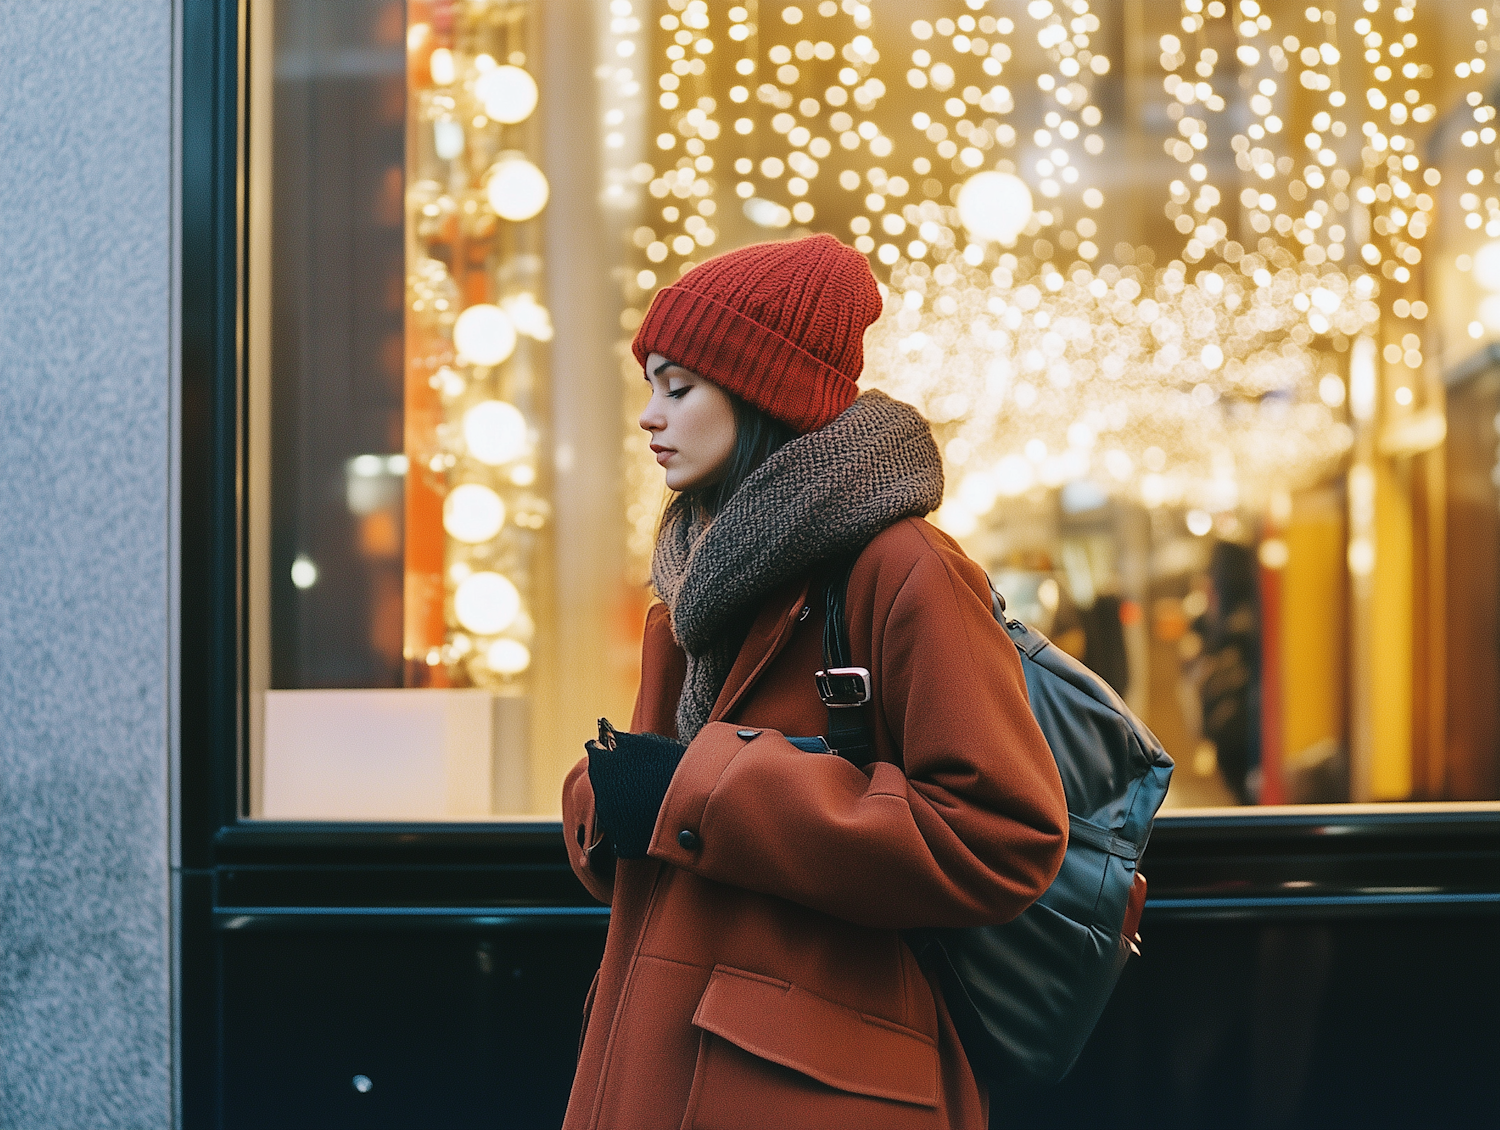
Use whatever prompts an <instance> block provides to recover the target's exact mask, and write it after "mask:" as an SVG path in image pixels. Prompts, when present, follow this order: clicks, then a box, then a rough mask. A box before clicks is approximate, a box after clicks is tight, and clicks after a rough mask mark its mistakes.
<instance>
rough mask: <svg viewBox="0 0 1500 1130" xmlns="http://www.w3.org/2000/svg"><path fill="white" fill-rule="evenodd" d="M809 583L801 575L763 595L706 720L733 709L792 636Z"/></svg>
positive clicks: (723, 714)
mask: <svg viewBox="0 0 1500 1130" xmlns="http://www.w3.org/2000/svg"><path fill="white" fill-rule="evenodd" d="M810 583H811V582H810V578H807V577H802V578H799V579H796V580H793V581H790V582H788V583H787V584H785V585H782V586H781V587H780V588H777V589H773V590H772V592H771V593H770V595H769V596H767V597H766V599H765V601H764V602H763V603H762V604H761V606H760V613H759V615H757V616H756V617H755V622H754V623H753V624H751V625H750V632H749V634H748V635H747V636H746V637H745V643H744V645H743V646H742V647H741V648H740V653H739V655H738V656H736V657H735V660H734V666H733V667H731V668H730V669H729V677H728V678H726V679H725V680H724V689H723V690H721V691H720V692H719V697H718V699H717V700H716V701H715V702H714V709H713V713H712V714H711V715H710V716H709V721H710V722H718V721H721V720H723V719H724V718H726V717H727V716H728V715H729V713H730V712H731V711H732V710H734V708H735V707H736V706H737V705H738V704H739V701H740V699H742V698H744V697H745V694H746V692H748V691H749V690H750V688H751V687H753V686H754V685H755V681H756V680H757V679H758V678H760V676H761V672H763V671H764V670H765V669H766V668H767V667H768V666H769V665H770V663H771V660H773V659H775V658H776V656H777V655H778V654H779V653H780V652H781V649H782V648H783V647H785V646H786V642H787V640H789V639H791V638H792V629H793V628H794V627H796V624H797V618H798V617H799V616H800V615H801V614H802V609H803V608H804V607H805V606H806V604H807V590H808V586H809V584H810Z"/></svg>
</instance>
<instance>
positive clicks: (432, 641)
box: [405, 0, 552, 693]
mask: <svg viewBox="0 0 1500 1130" xmlns="http://www.w3.org/2000/svg"><path fill="white" fill-rule="evenodd" d="M534 20H535V14H534V12H533V10H532V5H530V4H464V5H459V4H453V3H447V2H443V0H429V2H425V3H424V2H421V0H413V2H412V3H411V4H409V5H408V32H407V54H408V84H407V85H408V92H409V93H408V97H409V105H408V116H407V117H408V130H407V216H408V219H407V225H406V232H407V266H408V283H407V327H406V328H407V333H406V354H407V366H406V368H407V392H406V452H407V455H408V457H409V464H410V468H411V470H410V472H409V474H408V477H407V506H406V519H407V520H406V578H407V580H406V602H405V605H406V638H405V654H406V660H407V683H408V685H415V686H478V687H488V688H491V689H494V690H500V691H506V692H510V693H515V692H519V691H522V690H524V689H525V686H526V684H525V679H526V675H527V672H528V670H529V668H530V665H531V650H530V646H529V645H530V643H531V639H532V635H533V633H534V631H535V624H534V622H533V620H532V617H531V613H530V612H529V610H528V609H529V608H530V607H531V604H532V599H533V597H532V590H533V589H534V586H535V579H534V576H533V574H534V573H535V570H536V561H537V553H538V548H539V545H538V539H539V537H540V536H541V534H540V532H541V531H542V530H543V529H544V527H545V526H546V524H547V517H548V512H549V507H548V505H547V502H546V500H545V498H544V497H543V495H542V493H541V489H542V488H541V484H539V477H540V476H539V466H540V464H539V462H538V460H537V457H536V456H537V448H538V445H539V441H540V436H541V429H542V428H543V426H544V425H545V422H546V420H545V416H546V411H547V399H546V370H545V351H544V348H543V347H544V345H545V343H546V342H547V341H549V340H551V338H552V322H551V317H550V315H549V313H548V311H547V310H546V309H545V308H544V307H543V306H542V305H540V304H539V303H538V301H537V298H536V295H537V294H539V293H540V292H541V269H542V257H541V254H540V250H541V238H540V233H539V232H538V231H537V225H536V224H535V223H533V222H531V221H534V220H535V219H536V217H538V216H539V215H540V214H541V213H542V211H543V210H544V209H545V208H546V205H547V198H548V184H547V178H546V176H545V174H544V173H543V172H542V171H541V169H540V168H539V167H538V166H537V164H536V162H535V160H534V156H535V154H536V152H537V150H538V148H539V136H538V134H537V130H536V126H535V120H534V117H533V114H534V111H535V109H536V106H537V101H538V88H537V84H536V81H535V79H533V78H532V76H531V74H530V73H529V71H528V70H527V69H526V68H527V66H528V51H529V50H531V44H532V42H533V41H534V39H535V37H536V31H535V28H534V27H533V26H532V25H533V23H534Z"/></svg>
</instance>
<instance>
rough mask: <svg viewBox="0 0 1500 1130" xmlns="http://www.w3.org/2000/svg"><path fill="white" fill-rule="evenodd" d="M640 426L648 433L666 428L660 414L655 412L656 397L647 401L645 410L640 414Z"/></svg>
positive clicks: (665, 423)
mask: <svg viewBox="0 0 1500 1130" xmlns="http://www.w3.org/2000/svg"><path fill="white" fill-rule="evenodd" d="M640 425H641V427H642V429H644V430H645V431H648V432H659V431H661V430H662V429H663V428H664V427H666V426H667V422H666V421H665V420H664V419H662V417H661V413H660V412H659V411H658V410H657V407H656V397H654V396H653V397H652V398H651V399H650V400H649V401H647V403H646V407H645V410H644V411H642V412H641V419H640Z"/></svg>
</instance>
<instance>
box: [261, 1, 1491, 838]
mask: <svg viewBox="0 0 1500 1130" xmlns="http://www.w3.org/2000/svg"><path fill="white" fill-rule="evenodd" d="M251 23H252V34H251V43H252V45H253V47H252V53H251V68H250V88H251V97H250V106H251V111H250V162H249V166H250V174H249V201H250V204H249V208H250V223H249V232H250V238H249V245H248V246H249V258H250V262H249V267H250V270H249V280H250V281H249V286H250V303H249V309H250V318H249V323H248V348H249V357H250V366H249V373H250V379H249V407H250V427H249V445H248V446H249V476H248V479H247V484H248V491H247V497H248V499H249V510H250V566H249V572H248V576H249V589H250V593H249V609H250V621H251V639H250V663H249V668H250V692H251V695H250V698H251V707H252V709H251V715H252V718H251V746H252V757H251V767H252V773H251V792H250V802H249V810H250V812H251V813H252V814H253V815H259V816H266V817H271V818H312V819H321V818H347V819H359V818H388V819H396V818H410V819H418V818H432V819H473V818H488V817H508V816H522V815H528V814H530V815H546V814H550V813H555V812H556V810H557V804H558V801H557V791H558V785H559V783H560V780H561V776H562V774H563V773H564V772H565V771H566V769H567V767H568V766H569V765H571V763H572V762H573V761H574V760H575V759H576V756H577V754H578V752H579V747H580V745H581V742H582V741H583V740H584V739H585V738H586V737H588V736H589V733H590V725H589V720H590V719H591V718H593V717H596V716H598V715H600V714H608V715H610V716H612V717H614V718H615V720H616V721H617V723H622V722H623V719H624V718H627V717H628V714H629V703H630V700H631V695H632V693H633V682H634V678H635V674H636V669H635V663H636V659H635V653H636V651H637V649H638V646H639V632H640V625H641V623H642V619H643V613H644V610H645V607H646V605H647V603H648V601H649V599H650V596H649V591H648V588H647V576H648V565H649V558H650V551H651V544H652V540H653V537H654V533H655V526H656V522H657V520H658V518H659V515H660V513H661V507H662V502H663V495H662V487H661V484H660V478H659V471H658V469H657V468H656V466H655V463H654V461H653V460H652V458H651V455H650V452H649V450H648V449H647V447H646V437H645V436H644V435H643V434H642V433H640V432H639V430H638V429H637V428H636V427H635V425H634V417H635V414H636V413H637V412H638V411H639V409H640V407H641V405H642V403H643V401H644V386H643V383H642V381H641V379H640V372H639V370H638V367H637V366H636V364H635V362H634V359H633V358H632V357H631V355H630V352H629V348H628V346H629V341H630V338H631V335H632V334H633V332H634V330H635V328H636V327H637V326H638V325H639V323H640V321H641V319H642V317H643V316H644V313H645V310H646V308H647V307H648V305H649V303H650V301H651V298H652V296H653V295H654V294H655V293H656V291H658V290H659V289H660V288H662V287H663V286H666V285H668V284H670V283H671V282H672V281H673V280H675V279H676V278H677V277H679V275H680V274H681V273H682V272H683V271H685V270H686V269H688V268H689V267H690V266H691V265H693V264H694V263H697V262H701V261H702V260H703V259H704V258H706V257H708V256H710V255H713V254H716V253H718V252H721V251H724V250H728V249H730V248H733V247H736V246H740V245H743V244H746V243H750V242H754V241H757V240H765V239H781V238H789V237H793V236H796V235H799V234H805V233H807V232H813V231H826V232H831V233H833V234H834V235H837V236H838V237H839V238H841V239H843V240H845V241H846V242H848V243H850V244H852V245H853V246H854V247H856V248H857V249H858V250H859V251H861V252H862V253H864V254H866V255H867V256H868V257H869V259H870V263H871V267H872V269H873V270H874V271H875V274H876V277H877V278H878V279H879V280H880V283H881V286H882V290H883V293H884V295H885V298H886V310H885V313H884V315H883V317H882V318H881V320H880V321H879V322H878V323H877V324H876V325H875V326H874V327H873V328H872V329H871V330H870V331H869V334H868V335H867V338H866V361H867V369H866V374H865V378H864V382H863V383H864V384H865V386H867V387H878V388H882V389H885V390H886V391H888V392H890V393H891V394H892V395H895V396H897V397H899V398H901V399H904V400H907V401H910V402H911V403H913V404H915V405H916V406H917V407H918V408H920V409H921V410H922V411H923V413H924V414H925V415H926V416H927V417H928V418H929V419H930V420H931V421H932V423H933V427H934V431H935V433H936V435H937V438H938V441H939V445H940V448H941V450H942V452H943V454H944V458H945V464H946V472H947V482H948V486H947V492H946V496H945V500H944V503H943V506H942V508H941V509H940V510H939V511H938V512H937V514H936V515H934V517H933V521H934V522H935V523H936V524H937V525H938V526H940V527H941V528H943V529H944V530H946V531H947V532H948V533H950V534H951V535H952V536H954V537H955V538H957V539H959V541H960V542H961V543H962V544H963V545H964V546H965V548H966V549H967V550H968V551H969V553H970V554H971V555H972V556H974V557H975V558H976V560H978V561H980V562H981V563H982V564H983V565H984V566H985V567H986V569H988V570H989V572H990V575H991V577H992V578H993V579H994V580H995V582H996V584H997V586H998V587H999V588H1000V589H1001V591H1002V592H1004V593H1005V595H1006V596H1007V598H1008V600H1009V603H1010V609H1011V611H1012V612H1013V613H1014V614H1015V615H1017V616H1019V617H1021V618H1022V619H1025V620H1027V621H1028V622H1031V623H1033V624H1035V625H1036V626H1037V627H1039V628H1041V629H1042V630H1043V631H1045V632H1047V633H1048V634H1049V635H1050V637H1051V638H1052V639H1053V640H1054V642H1055V643H1056V644H1057V645H1058V646H1059V647H1061V648H1063V649H1065V650H1067V651H1069V652H1070V653H1072V654H1073V655H1075V656H1077V657H1078V658H1080V659H1081V660H1082V661H1083V662H1085V663H1086V664H1088V665H1089V666H1090V667H1092V668H1093V669H1094V670H1095V671H1096V672H1098V673H1099V674H1100V675H1101V676H1103V677H1104V678H1105V679H1106V680H1107V681H1108V682H1109V683H1110V684H1111V685H1112V686H1114V687H1115V688H1116V689H1117V690H1118V691H1119V692H1120V694H1121V695H1122V696H1123V697H1124V698H1125V700H1126V701H1127V702H1128V703H1129V704H1130V705H1131V707H1132V708H1133V709H1134V710H1135V711H1136V712H1137V713H1139V714H1140V715H1141V716H1142V717H1143V718H1144V719H1145V720H1146V721H1147V723H1148V724H1149V725H1150V726H1151V727H1152V729H1153V730H1155V731H1156V733H1157V734H1158V735H1159V736H1160V737H1161V738H1162V740H1163V742H1164V744H1165V745H1166V747H1167V749H1168V750H1169V752H1171V753H1172V754H1173V756H1174V757H1175V758H1176V760H1177V763H1178V769H1177V772H1176V774H1175V779H1174V783H1173V790H1172V795H1171V797H1170V799H1169V803H1170V804H1171V805H1173V806H1175V807H1178V808H1183V807H1204V806H1223V805H1246V804H1261V805H1266V804H1287V803H1293V804H1294V803H1329V802H1341V801H1358V802H1380V801H1407V800H1485V799H1500V715H1497V713H1496V709H1495V702H1496V700H1497V698H1500V583H1497V582H1500V494H1497V483H1500V470H1497V463H1496V458H1497V456H1496V451H1497V445H1500V346H1497V345H1496V344H1495V342H1496V339H1497V338H1500V202H1497V191H1500V190H1497V187H1496V184H1497V179H1500V173H1497V171H1496V165H1497V152H1500V150H1497V145H1496V127H1495V125H1494V121H1493V119H1494V117H1495V112H1496V111H1495V108H1494V106H1493V105H1492V104H1491V95H1490V89H1491V82H1490V77H1491V76H1490V75H1489V74H1488V73H1487V62H1488V59H1489V54H1490V52H1489V47H1490V45H1491V42H1492V32H1493V31H1494V28H1492V26H1491V23H1490V17H1489V14H1488V9H1486V8H1483V7H1473V6H1471V5H1458V4H1447V3H1439V2H1437V0H1387V2H1385V3H1382V4H1374V3H1369V2H1365V0H1359V2H1354V0H1343V2H1340V3H1336V4H1331V5H1327V6H1319V7H1309V6H1307V5H1306V4H1302V3H1297V4H1292V3H1280V2H1268V3H1262V4H1258V3H1251V2H1243V3H1237V4H1234V5H1232V6H1229V5H1226V4H1224V3H1221V2H1220V0H1207V2H1204V0H1185V3H1184V4H1182V5H1181V6H1178V5H1175V4H1173V5H1153V4H1124V3H1112V2H1111V3H1105V2H1102V0H1091V2H1085V0H1066V2H1064V0H1058V2H1051V0H1036V2H1034V3H1025V4H1023V3H995V2H988V3H985V2H979V0H944V2H935V0H934V2H930V3H928V2H912V3H903V4H899V5H885V6H878V5H870V4H867V3H861V2H859V0H822V2H821V3H816V2H812V0H801V2H798V3H790V4H789V3H783V2H780V0H778V2H777V3H774V4H765V5H761V4H755V3H743V4H718V3H713V4H709V3H705V2H703V0H596V2H593V3H584V2H581V0H580V2H579V3H576V4H550V5H549V4H543V3H541V2H540V0H512V2H509V3H506V2H500V0H494V2H490V3H483V2H477V0H467V2H463V3H460V2H457V0H408V2H407V3H405V4H402V3H398V2H394V0H344V2H341V3H326V2H317V3H315V2H312V0H256V3H254V4H253V5H252V9H251Z"/></svg>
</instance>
